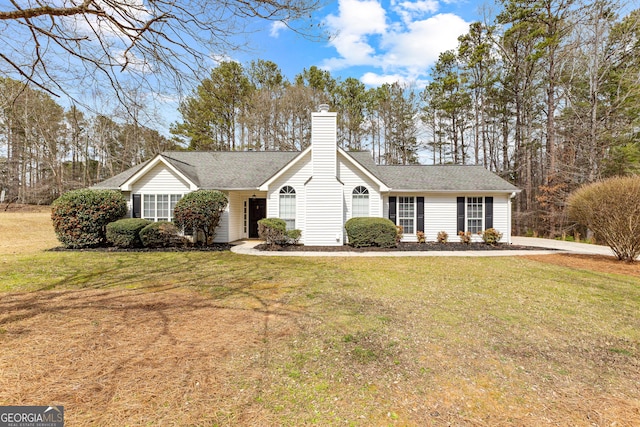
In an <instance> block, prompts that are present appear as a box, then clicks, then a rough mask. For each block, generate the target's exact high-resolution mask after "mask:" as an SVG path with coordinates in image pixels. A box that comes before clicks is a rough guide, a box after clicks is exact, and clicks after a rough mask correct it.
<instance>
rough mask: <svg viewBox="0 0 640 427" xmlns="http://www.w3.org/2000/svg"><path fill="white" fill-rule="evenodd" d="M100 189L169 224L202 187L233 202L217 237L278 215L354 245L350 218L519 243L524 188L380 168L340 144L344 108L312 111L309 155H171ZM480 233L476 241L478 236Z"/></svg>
mask: <svg viewBox="0 0 640 427" xmlns="http://www.w3.org/2000/svg"><path fill="white" fill-rule="evenodd" d="M93 188H109V189H118V190H120V191H122V192H123V194H124V195H125V197H126V198H127V200H128V204H129V216H131V217H142V218H147V219H151V220H155V221H161V220H171V219H172V213H173V207H174V206H175V204H176V202H177V201H178V200H179V199H180V198H181V197H182V196H183V195H184V194H186V193H189V192H191V191H195V190H198V189H214V190H220V191H222V192H224V193H225V194H226V195H227V197H228V199H229V204H228V206H227V209H226V210H225V212H224V213H223V217H222V220H221V223H220V226H219V228H218V230H217V233H216V238H215V241H216V242H220V243H222V242H233V241H236V240H241V239H247V238H257V237H258V225H257V222H258V220H260V219H262V218H265V217H278V218H282V219H284V220H285V221H286V222H287V227H288V228H297V229H299V230H301V231H302V238H301V239H300V242H301V243H303V244H305V245H308V246H335V245H343V244H344V243H345V242H346V232H345V230H344V224H345V222H346V221H347V220H348V219H350V218H352V217H359V216H365V217H366V216H370V217H385V218H389V219H391V220H392V221H393V222H394V223H395V224H396V225H401V226H402V227H403V229H404V241H409V242H411V241H416V240H417V235H416V233H417V232H418V231H423V232H424V233H425V236H426V239H427V240H428V241H435V240H436V236H437V234H438V232H440V231H446V232H447V233H448V234H449V236H450V237H449V240H450V241H457V239H458V237H457V234H458V231H460V230H462V231H470V232H472V233H474V234H476V233H478V232H480V231H482V230H485V229H488V228H495V229H497V230H498V231H500V232H502V233H503V237H502V241H503V242H506V243H510V242H511V199H512V198H513V196H514V195H515V194H516V193H517V192H518V191H519V190H518V188H516V187H514V186H513V185H511V184H510V183H509V182H507V181H505V180H503V179H502V178H500V177H498V176H497V175H495V174H493V173H491V172H489V171H487V170H486V169H484V168H483V167H482V166H454V165H442V166H423V165H412V166H379V165H376V164H375V163H374V161H373V159H372V157H371V154H370V153H368V152H347V151H345V150H343V149H341V148H339V147H338V146H337V141H336V113H333V112H329V111H328V108H327V107H326V106H322V107H321V109H320V112H316V113H312V136H311V145H310V146H309V147H308V148H307V149H305V150H304V151H302V152H283V151H262V152H261V151H242V152H241V151H231V152H194V151H169V152H163V153H161V154H158V155H157V156H156V157H154V158H153V159H151V160H149V161H147V162H145V163H142V164H140V165H137V166H135V167H133V168H131V169H129V170H127V171H125V172H123V173H121V174H119V175H116V176H114V177H112V178H110V179H108V180H106V181H103V182H102V183H99V184H97V185H96V186H94V187H93ZM476 238H478V237H477V236H476Z"/></svg>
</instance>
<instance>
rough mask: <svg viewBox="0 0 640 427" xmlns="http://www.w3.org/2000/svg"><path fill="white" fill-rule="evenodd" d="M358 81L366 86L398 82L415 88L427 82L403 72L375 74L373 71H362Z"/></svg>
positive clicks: (421, 86)
mask: <svg viewBox="0 0 640 427" xmlns="http://www.w3.org/2000/svg"><path fill="white" fill-rule="evenodd" d="M360 81H361V82H362V83H364V84H365V85H367V86H374V87H377V86H382V85H383V84H385V83H388V84H392V83H400V84H402V85H405V86H411V87H416V88H423V87H425V86H426V85H427V84H429V82H428V81H427V80H425V79H420V78H418V76H415V75H405V74H376V73H373V72H368V73H364V74H363V75H362V77H360Z"/></svg>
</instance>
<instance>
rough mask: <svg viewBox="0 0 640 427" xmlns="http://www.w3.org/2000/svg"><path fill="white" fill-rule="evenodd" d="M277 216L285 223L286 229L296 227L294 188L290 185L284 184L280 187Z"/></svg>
mask: <svg viewBox="0 0 640 427" xmlns="http://www.w3.org/2000/svg"><path fill="white" fill-rule="evenodd" d="M278 217H280V218H281V219H284V221H285V222H286V223H287V230H294V229H295V228H296V190H295V189H294V188H293V187H291V186H290V185H285V186H284V187H282V188H281V189H280V210H279V213H278Z"/></svg>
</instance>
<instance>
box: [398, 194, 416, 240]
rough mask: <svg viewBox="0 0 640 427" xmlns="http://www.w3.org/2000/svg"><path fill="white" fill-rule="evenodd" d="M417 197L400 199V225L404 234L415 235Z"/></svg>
mask: <svg viewBox="0 0 640 427" xmlns="http://www.w3.org/2000/svg"><path fill="white" fill-rule="evenodd" d="M415 206H416V205H415V197H398V225H400V226H402V232H403V233H404V234H413V233H415V228H414V226H415V223H416V220H415V215H416V209H415Z"/></svg>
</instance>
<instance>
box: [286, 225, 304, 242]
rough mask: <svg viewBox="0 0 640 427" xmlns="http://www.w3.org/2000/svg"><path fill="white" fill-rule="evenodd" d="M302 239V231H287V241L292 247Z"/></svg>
mask: <svg viewBox="0 0 640 427" xmlns="http://www.w3.org/2000/svg"><path fill="white" fill-rule="evenodd" d="M300 237H302V231H300V230H297V229H296V230H287V238H288V239H289V243H291V244H293V245H297V244H298V241H299V240H300Z"/></svg>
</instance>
